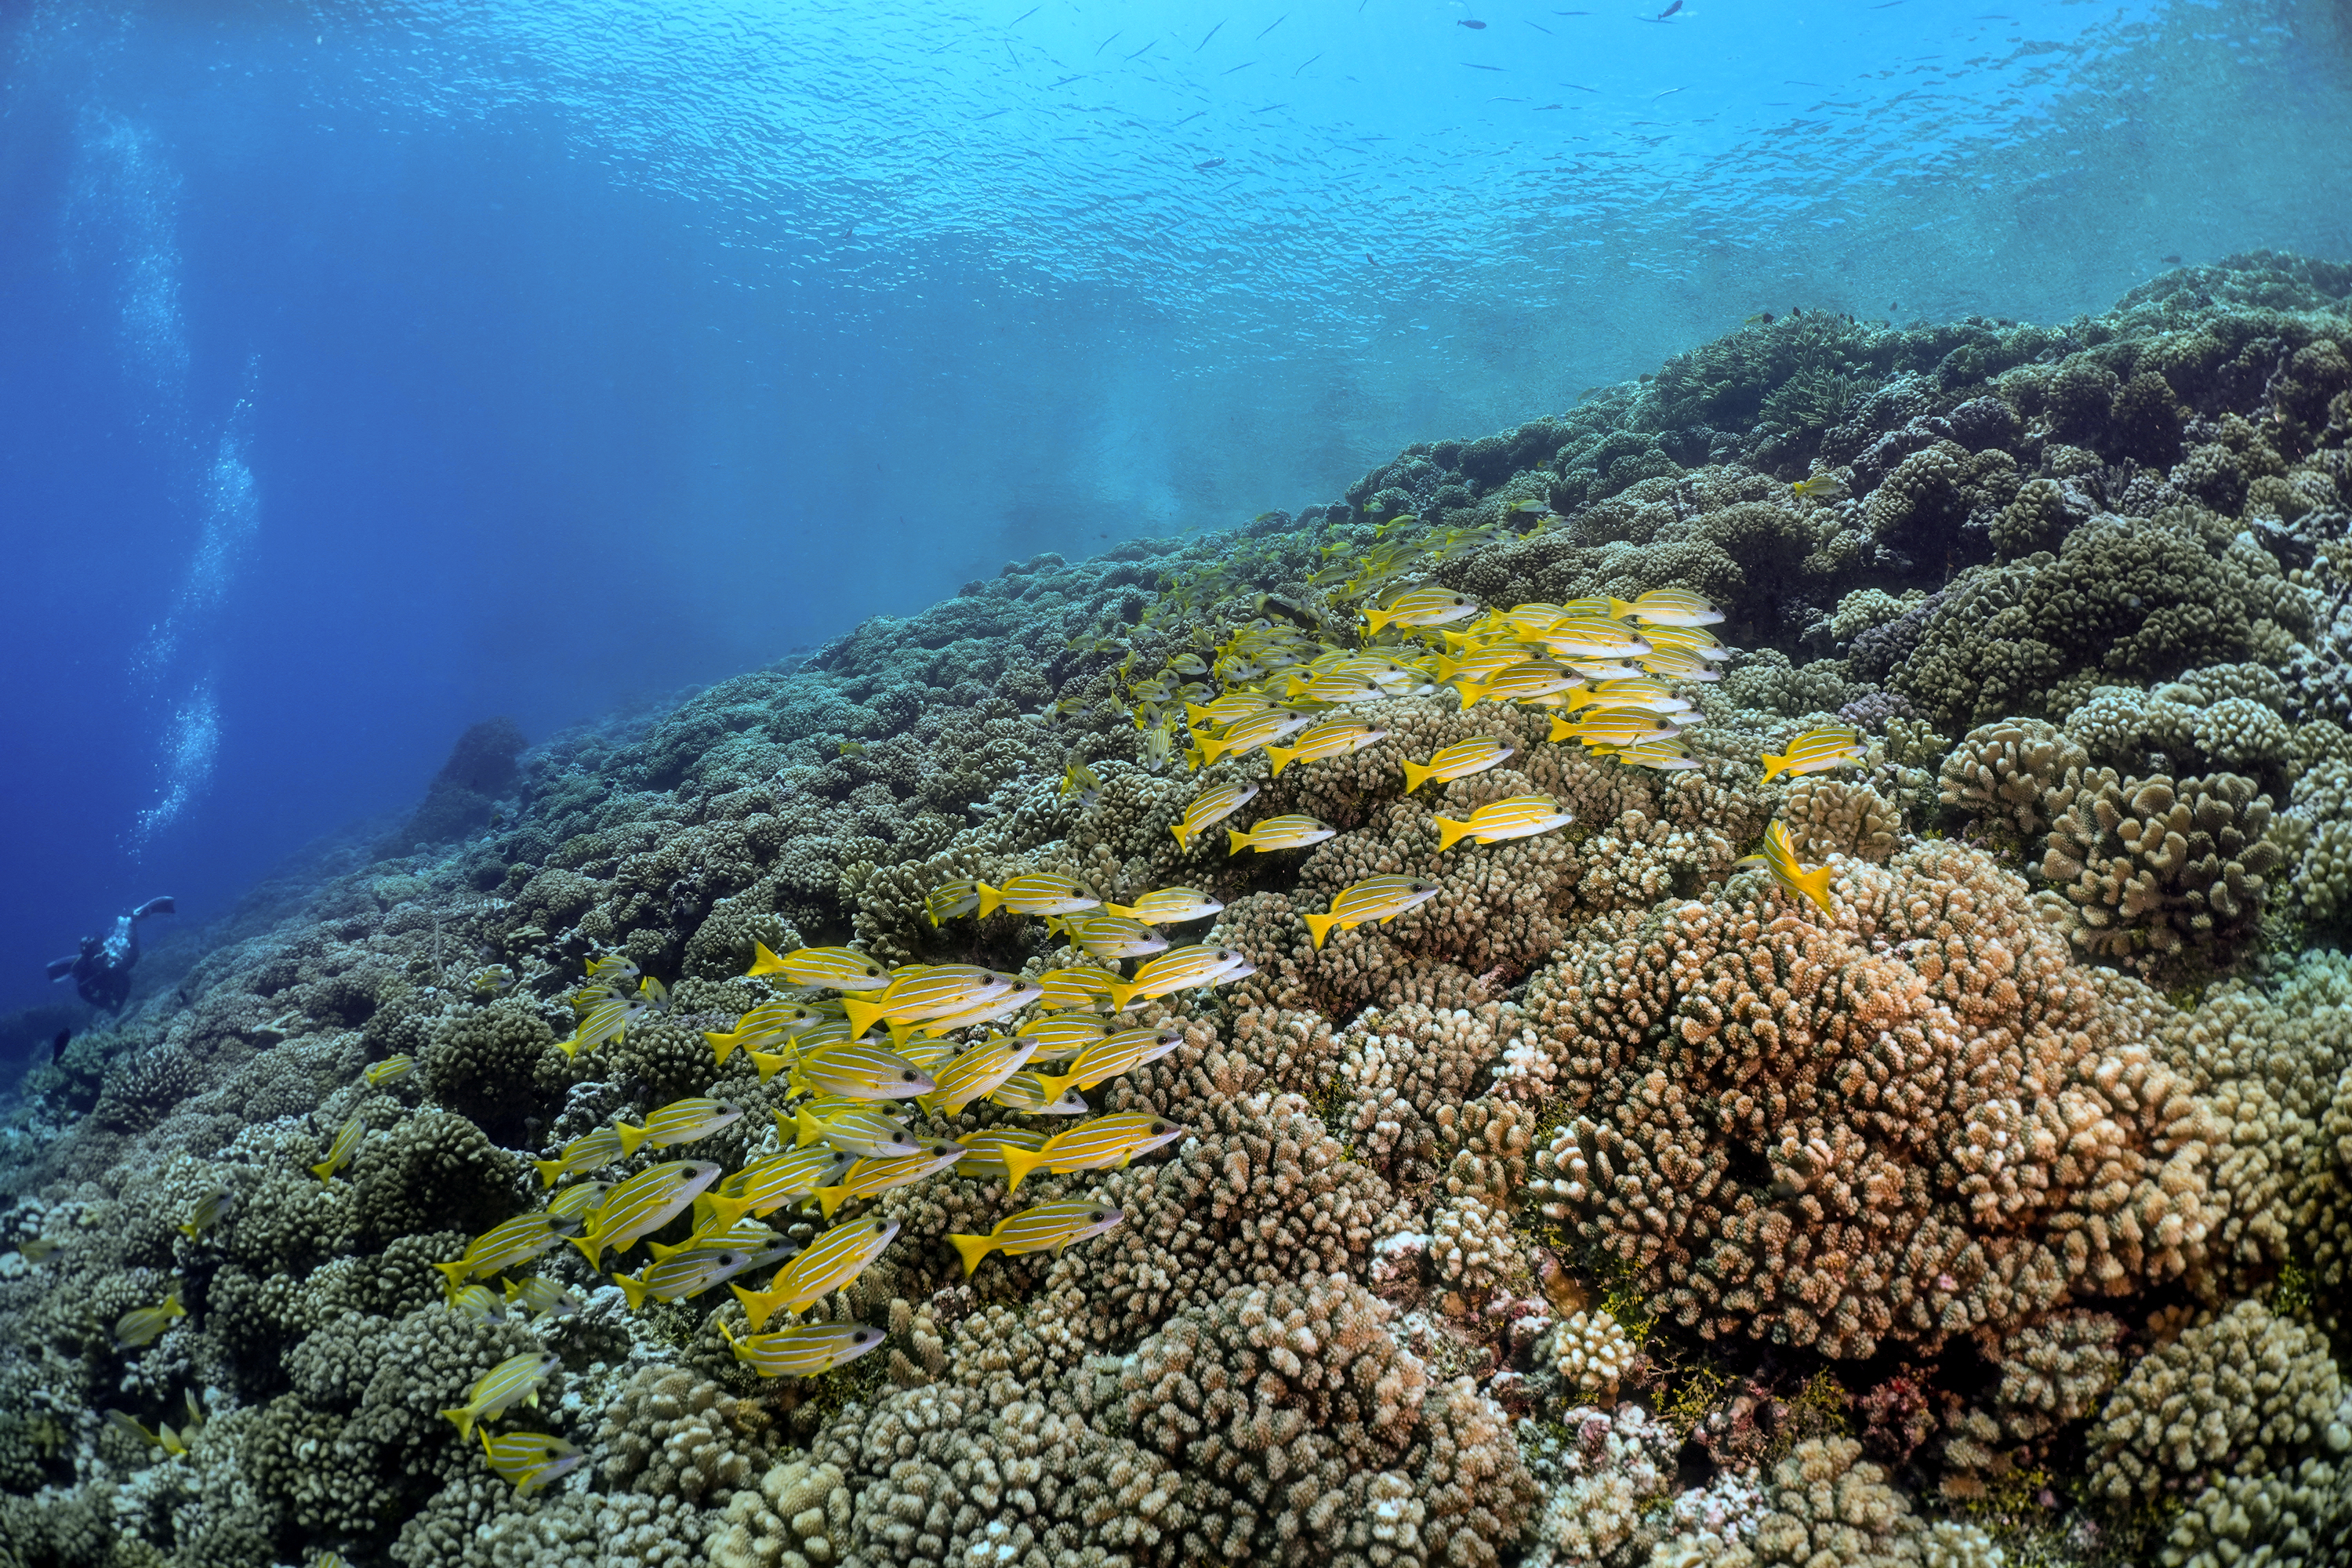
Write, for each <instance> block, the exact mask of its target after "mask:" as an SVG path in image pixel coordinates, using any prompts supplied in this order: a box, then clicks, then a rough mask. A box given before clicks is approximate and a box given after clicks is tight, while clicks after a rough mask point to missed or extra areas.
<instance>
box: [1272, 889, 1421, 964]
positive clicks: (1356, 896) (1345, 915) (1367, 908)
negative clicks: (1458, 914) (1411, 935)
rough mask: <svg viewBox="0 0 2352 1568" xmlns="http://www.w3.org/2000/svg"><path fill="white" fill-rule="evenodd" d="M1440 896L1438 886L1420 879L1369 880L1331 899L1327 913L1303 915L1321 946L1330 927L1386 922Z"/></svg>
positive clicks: (1344, 890)
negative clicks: (1367, 922)
mask: <svg viewBox="0 0 2352 1568" xmlns="http://www.w3.org/2000/svg"><path fill="white" fill-rule="evenodd" d="M1435 897H1437V884H1436V883H1434V882H1431V881H1425V880H1423V879H1421V878H1419V877H1402V876H1399V877H1367V878H1365V879H1363V880H1362V881H1360V882H1356V883H1352V884H1350V885H1349V886H1348V887H1345V888H1342V889H1339V893H1338V894H1337V895H1335V896H1334V897H1333V898H1332V900H1331V909H1330V911H1329V912H1328V914H1319V915H1302V916H1300V917H1299V918H1300V919H1302V920H1304V921H1306V922H1307V931H1309V932H1311V933H1312V934H1313V935H1314V938H1315V945H1316V946H1317V947H1318V948H1319V947H1321V946H1322V945H1323V942H1324V939H1325V938H1326V937H1328V936H1329V935H1330V934H1331V928H1332V927H1334V926H1337V927H1339V929H1340V930H1341V931H1353V930H1355V928H1356V927H1358V926H1360V925H1362V924H1364V923H1365V922H1366V921H1381V922H1382V923H1386V922H1387V921H1392V920H1394V919H1396V918H1397V916H1399V915H1401V914H1402V913H1404V912H1405V911H1406V910H1410V909H1415V908H1418V907H1419V906H1421V905H1423V904H1425V903H1427V902H1429V900H1432V899H1433V898H1435Z"/></svg>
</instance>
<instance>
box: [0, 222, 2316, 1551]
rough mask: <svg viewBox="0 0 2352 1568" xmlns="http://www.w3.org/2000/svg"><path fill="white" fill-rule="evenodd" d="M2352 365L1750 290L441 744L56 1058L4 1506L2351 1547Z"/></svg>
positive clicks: (265, 1522)
mask: <svg viewBox="0 0 2352 1568" xmlns="http://www.w3.org/2000/svg"><path fill="white" fill-rule="evenodd" d="M2347 351H2352V268H2344V267H2338V266H2331V265H2327V264H2324V263H2318V262H2313V261H2308V260H2305V259H2303V258H2296V257H2291V256H2284V255H2273V254H2269V253H2257V254H2252V255H2248V256H2242V257H2238V258H2232V259H2231V260H2229V261H2227V262H2224V263H2221V264H2219V265H2215V266H2210V267H2200V268H2179V269H2175V270H2173V271H2169V272H2167V273H2166V274H2164V275H2163V276H2161V277H2160V278H2158V279H2155V280H2153V281H2151V282H2149V283H2147V284H2146V285H2144V286H2142V287H2141V288H2139V289H2137V290H2135V291H2134V292H2133V293H2131V294H2130V295H2128V296H2127V297H2126V298H2125V299H2124V300H2122V301H2120V302H2119V303H2118V304H2117V305H2116V307H2115V308H2114V309H2113V310H2109V311H2108V312H2106V313H2105V314H2104V315H2100V316H2096V317H2086V318H2082V319H2078V320H2076V321H2073V322H2070V323H2067V324H2065V325H2063V326H2051V327H2037V326H2032V325H2020V324H2014V323H2008V322H1994V321H1986V320H1982V319H1976V318H1972V319H1969V320H1966V321H1951V322H1947V323H1943V324H1938V325H1928V324H1922V325H1917V326H1914V327H1911V328H1907V329H1900V330H1898V329H1895V328H1894V327H1891V326H1888V325H1885V324H1882V323H1874V322H1865V321H1855V320H1853V319H1852V318H1849V317H1844V316H1838V315H1831V314H1828V313H1823V312H1811V311H1804V310H1798V311H1791V312H1790V313H1788V314H1786V315H1784V316H1781V317H1780V318H1778V319H1774V318H1761V319H1759V321H1757V322H1755V323H1752V324H1750V325H1749V326H1747V327H1745V328H1742V329H1741V330H1739V331H1736V332H1734V333H1732V334H1730V335H1728V336H1727V337H1724V338H1721V339H1719V340H1717V341H1716V342H1710V343H1707V344H1706V345H1705V346H1703V347H1700V348H1698V349H1696V350H1694V351H1693V352H1691V353H1686V354H1684V355H1682V356H1680V357H1678V358H1676V359H1675V360H1673V361H1670V362H1669V363H1666V364H1665V365H1664V367H1663V368H1662V369H1661V371H1660V372H1659V374H1656V375H1655V376H1654V377H1644V378H1643V380H1642V381H1641V382H1638V383H1633V384H1626V385H1623V386H1619V387H1614V388H1606V389H1601V390H1600V391H1598V392H1595V393H1591V394H1588V395H1586V396H1585V397H1584V398H1583V399H1582V400H1581V401H1580V402H1579V403H1578V404H1577V405H1575V406H1574V407H1573V408H1572V409H1570V410H1569V411H1568V412H1566V413H1563V414H1560V415H1558V416H1552V417H1547V418H1543V419H1538V420H1536V421H1534V422H1532V423H1529V424H1526V425H1522V426H1519V427H1517V429H1514V430H1510V431H1507V432H1505V433H1503V434H1500V435H1496V436H1491V437H1486V438H1484V439H1479V440H1470V441H1441V442H1436V443H1433V444H1426V445H1420V446H1414V447H1409V448H1408V449H1406V450H1405V451H1404V452H1403V453H1402V454H1401V455H1400V456H1399V457H1397V458H1396V459H1395V460H1394V461H1393V462H1391V463H1389V464H1388V465H1386V466H1385V467H1383V468H1379V469H1378V470H1376V471H1375V472H1373V473H1371V474H1370V475H1368V476H1367V477H1366V478H1365V479H1362V480H1361V481H1360V482H1359V483H1358V484H1356V485H1355V486H1354V487H1353V488H1352V489H1349V491H1348V493H1347V495H1346V497H1345V499H1344V500H1340V501H1339V502H1336V503H1334V504H1331V505H1328V506H1318V507H1314V508H1311V509H1309V510H1306V511H1305V512H1303V513H1300V514H1298V515H1297V516H1292V515H1289V514H1287V513H1278V512H1277V513H1269V514H1267V515H1265V517H1262V518H1260V519H1258V520H1257V521H1255V522H1254V523H1251V524H1248V525H1245V526H1243V527H1241V528H1239V529H1237V530H1234V531H1230V532H1226V533H1222V534H1215V535H1211V536H1208V537H1199V536H1195V537H1193V538H1191V539H1187V540H1157V541H1155V540H1138V541H1134V542H1129V543H1126V544H1122V545H1120V546H1119V547H1118V548H1116V549H1114V550H1112V551H1111V552H1109V553H1108V554H1107V555H1104V556H1101V557H1098V558H1097V559H1094V560H1090V561H1085V562H1079V563H1069V562H1066V561H1064V560H1063V559H1061V558H1060V557H1058V556H1055V555H1043V556H1039V557H1037V558H1035V559H1034V560H1031V561H1028V562H1025V563H1017V564H1013V565H1008V566H1006V567H1005V568H1004V569H1003V573H1002V574H999V575H998V576H996V577H994V578H992V579H991V580H988V581H984V582H975V583H972V584H970V585H968V586H967V587H966V588H965V589H964V590H963V592H962V593H961V595H959V596H958V597H956V598H954V599H952V600H950V601H949V602H946V603H943V604H941V605H937V606H936V607H934V608H932V609H930V610H929V611H927V612H925V613H924V614H922V615H920V616H916V617H914V618H913V619H911V620H892V619H887V618H886V619H877V620H873V621H869V622H867V623H866V624H865V625H864V626H859V627H858V628H857V629H856V631H854V632H852V633H850V634H849V635H847V636H845V637H841V638H840V639H838V640H837V641H835V642H834V643H833V644H831V645H829V646H828V647H824V648H823V649H822V650H820V651H819V652H818V653H817V654H816V655H815V656H814V658H810V659H808V660H806V661H805V662H803V663H795V664H793V665H789V666H780V667H777V668H770V669H766V670H761V671H757V672H754V673H751V674H746V675H743V676H741V677H740V678H738V679H732V680H730V681H727V682H725V683H724V684H721V685H719V686H717V687H715V688H712V689H709V690H707V691H703V692H701V693H699V694H698V695H696V696H693V697H691V698H690V699H689V700H684V701H682V702H680V703H678V704H677V705H676V706H675V707H674V708H673V709H671V710H667V711H664V712H660V713H657V714H656V715H653V716H650V717H639V718H635V719H632V720H628V721H618V720H616V721H612V722H610V723H607V724H603V725H600V726H595V727H591V728H587V729H583V730H579V731H572V732H568V733H565V734H562V735H559V736H557V737H555V738H554V739H552V740H551V741H548V742H544V743H543V744H541V745H539V746H538V747H536V748H534V749H532V750H530V751H529V752H525V753H524V754H523V755H522V757H521V762H520V770H519V772H518V773H516V776H515V781H514V783H513V784H512V785H511V788H510V790H509V795H510V797H511V798H510V801H509V809H507V810H506V811H504V812H503V813H501V814H500V816H499V817H498V818H497V819H496V820H495V822H494V825H493V826H490V827H489V828H488V829H487V830H484V829H482V828H480V827H478V826H475V827H472V828H468V829H466V830H465V831H463V832H460V833H458V834H457V835H455V836H454V837H441V838H439V840H438V841H435V834H436V832H437V831H438V829H437V828H436V826H435V825H436V824H438V823H441V822H443V821H446V820H447V819H448V817H449V815H450V814H449V813H447V812H446V811H440V812H438V813H437V815H436V809H434V803H432V802H428V803H427V809H426V810H424V811H420V813H419V815H418V826H417V827H416V828H415V830H414V831H413V833H412V835H411V836H410V837H412V838H415V839H422V840H425V841H424V842H415V843H411V842H405V841H404V842H402V843H400V844H398V845H397V846H396V847H395V848H396V852H395V853H392V854H391V855H390V856H389V858H378V859H376V860H375V861H374V863H373V864H372V865H369V866H367V867H365V868H360V869H355V870H351V871H349V872H348V873H347V874H343V875H340V876H336V877H333V878H331V879H327V880H325V881H324V882H323V883H322V884H321V885H319V886H316V887H314V888H310V889H308V890H306V891H305V892H303V894H302V895H301V897H300V898H299V900H296V901H295V902H293V903H291V904H289V905H287V906H286V907H284V908H283V909H280V910H278V911H277V912H276V913H275V914H273V915H271V916H270V917H269V918H268V919H266V920H249V921H247V924H246V925H245V926H243V927H239V928H236V929H234V930H231V931H226V933H225V934H224V935H222V936H221V938H220V940H219V941H218V942H216V943H215V945H214V946H213V948H212V950H211V951H210V952H209V954H208V955H207V956H206V957H205V958H204V959H203V960H202V961H201V962H200V963H197V965H196V966H195V967H194V970H193V971H192V972H190V973H189V974H188V975H187V977H186V979H185V981H184V983H183V984H179V985H178V986H176V987H175V988H173V989H172V990H171V991H169V992H168V993H165V994H153V995H149V996H145V997H143V998H142V999H141V1000H140V1001H139V1002H138V1003H137V1004H136V1005H134V1006H133V1007H132V1008H131V1010H130V1011H129V1012H128V1013H126V1014H125V1015H124V1016H123V1017H122V1018H121V1020H120V1022H119V1023H117V1024H115V1025H114V1026H111V1028H110V1029H109V1030H106V1031H103V1032H97V1033H90V1034H86V1035H82V1036H80V1037H76V1038H74V1039H73V1040H72V1041H71V1042H70V1044H69V1045H68V1047H67V1048H65V1049H64V1050H63V1052H62V1053H61V1054H60V1055H59V1056H58V1059H57V1060H56V1061H55V1062H54V1063H45V1064H44V1065H42V1066H39V1067H37V1068H35V1069H33V1070H32V1072H31V1073H30V1076H29V1078H28V1079H27V1081H26V1085H25V1091H24V1092H25V1109H24V1110H21V1111H20V1112H18V1113H17V1114H16V1121H15V1122H14V1124H13V1126H12V1127H11V1129H10V1130H9V1138H8V1142H7V1150H8V1152H7V1154H6V1160H7V1162H8V1164H7V1167H6V1171H7V1183H8V1184H7V1187H6V1192H7V1193H8V1194H11V1195H10V1196H9V1197H8V1198H7V1199H6V1206H5V1211H4V1212H0V1240H5V1245H6V1247H7V1248H8V1250H7V1253H6V1256H5V1258H0V1311H5V1321H6V1334H5V1351H0V1489H4V1495H0V1562H5V1563H7V1564H9V1565H11V1568H16V1565H20V1564H21V1565H47V1564H58V1565H71V1568H134V1565H135V1568H146V1565H159V1568H160V1565H171V1568H270V1565H272V1564H294V1565H297V1568H310V1565H311V1564H318V1563H347V1564H356V1565H382V1564H402V1565H406V1568H426V1565H435V1568H441V1565H447V1568H528V1565H540V1564H550V1565H552V1564H565V1565H570V1564H583V1565H603V1564H622V1563H628V1564H635V1563H696V1564H699V1563H708V1564H711V1565H713V1568H813V1565H840V1568H849V1565H857V1568H882V1565H884V1564H919V1565H924V1568H979V1565H992V1568H994V1565H1002V1568H1112V1565H1133V1568H1144V1565H1160V1564H1166V1565H1181V1568H1209V1565H1212V1564H1235V1565H1238V1564H1243V1563H1279V1564H1346V1565H1350V1568H1353V1565H1359V1564H1361V1565H1380V1568H1404V1565H1410V1564H1424V1563H1425V1564H1446V1565H1449V1568H1484V1565H1486V1564H1503V1563H1527V1564H1530V1565H1533V1564H1569V1563H1599V1564H1607V1565H1611V1568H1633V1565H1638V1564H1643V1563H1648V1564H1656V1565H1675V1568H1681V1565H1685V1564H1706V1565H1707V1568H1745V1565H1748V1564H1765V1563H1786V1564H1802V1565H1805V1568H1864V1565H1865V1564H1877V1563H1917V1564H1922V1565H1940V1564H1952V1565H1958V1564H1969V1565H1972V1568H1990V1565H1991V1564H2000V1563H2010V1564H2015V1565H2017V1568H2026V1565H2029V1564H2061V1563H2083V1564H2106V1563H2116V1564H2121V1563H2160V1564H2164V1565H2166V1568H2183V1565H2190V1564H2194V1565H2198V1568H2209V1565H2210V1568H2233V1565H2237V1564H2247V1565H2252V1564H2263V1565H2275V1568H2289V1565H2294V1564H2323V1563H2347V1562H2352V1547H2347V1541H2352V1391H2347V1385H2346V1383H2345V1380H2344V1378H2343V1376H2342V1373H2341V1371H2340V1365H2341V1362H2342V1359H2343V1358H2344V1356H2345V1355H2346V1354H2347V1351H2352V1317H2347V1310H2346V1300H2347V1297H2346V1290H2347V1268H2352V960H2347V957H2346V956H2345V953H2344V951H2343V942H2344V939H2345V937H2346V935H2347V932H2348V931H2352V732H2347V727H2346V726H2347V720H2348V719H2352V663H2347V637H2352V542H2347V530H2352V467H2347V457H2346V441H2347V435H2352V361H2347ZM1041 626H1045V627H1051V628H1054V634H1053V636H1052V637H1050V639H1041V638H1040V637H1038V636H1037V635H1036V629H1037V628H1039V627H1041ZM497 743H498V737H497V736H496V735H490V736H488V738H484V737H481V736H476V737H471V738H469V741H468V742H467V746H470V747H471V748H473V750H474V751H477V752H478V751H480V750H482V749H483V748H484V747H488V748H490V749H492V750H495V749H496V745H497ZM465 750H466V748H465V747H461V752H465ZM1408 769H1410V773H1408ZM442 804H443V805H446V802H444V803H442Z"/></svg>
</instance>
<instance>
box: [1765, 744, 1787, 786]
mask: <svg viewBox="0 0 2352 1568" xmlns="http://www.w3.org/2000/svg"><path fill="white" fill-rule="evenodd" d="M1788 766H1789V759H1788V758H1787V757H1785V756H1780V757H1776V756H1774V755H1773V754H1772V753H1771V752H1765V753H1764V776H1763V777H1762V778H1761V779H1759V780H1758V781H1757V782H1758V783H1759V784H1770V783H1771V782H1772V781H1773V780H1774V779H1776V778H1779V777H1780V775H1781V773H1784V772H1786V771H1787V770H1788Z"/></svg>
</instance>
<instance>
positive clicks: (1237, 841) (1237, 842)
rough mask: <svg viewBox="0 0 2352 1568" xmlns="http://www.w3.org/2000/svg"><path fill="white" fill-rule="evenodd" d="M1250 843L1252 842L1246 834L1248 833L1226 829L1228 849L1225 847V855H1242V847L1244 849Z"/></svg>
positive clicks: (1230, 828)
mask: <svg viewBox="0 0 2352 1568" xmlns="http://www.w3.org/2000/svg"><path fill="white" fill-rule="evenodd" d="M1249 841H1250V836H1249V835H1248V834H1246V833H1244V832H1242V831H1241V830H1240V829H1239V828H1234V827H1228V828H1226V829H1225V846H1226V847H1225V853H1226V854H1228V855H1238V854H1240V853H1241V852H1242V847H1243V846H1244V845H1245V844H1247V843H1248V842H1249Z"/></svg>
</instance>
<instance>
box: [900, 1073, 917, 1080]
mask: <svg viewBox="0 0 2352 1568" xmlns="http://www.w3.org/2000/svg"><path fill="white" fill-rule="evenodd" d="M898 1076H899V1077H900V1078H902V1079H906V1081H908V1083H912V1082H914V1081H915V1075H914V1074H913V1073H912V1072H902V1073H900V1074H899V1075H898Z"/></svg>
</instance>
